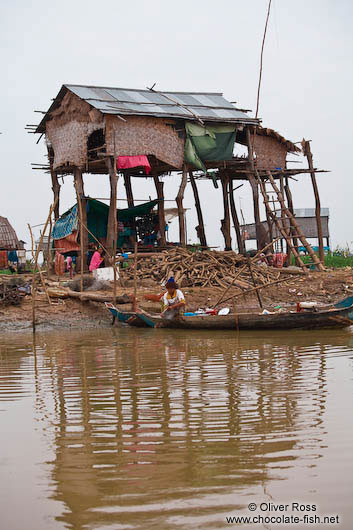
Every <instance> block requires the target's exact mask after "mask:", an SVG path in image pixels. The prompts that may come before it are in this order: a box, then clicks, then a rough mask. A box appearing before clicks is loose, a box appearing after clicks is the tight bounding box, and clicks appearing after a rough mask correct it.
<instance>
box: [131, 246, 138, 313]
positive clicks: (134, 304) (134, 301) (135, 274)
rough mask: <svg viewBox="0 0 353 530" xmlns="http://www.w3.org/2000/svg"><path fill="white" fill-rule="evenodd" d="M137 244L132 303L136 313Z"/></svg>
mask: <svg viewBox="0 0 353 530" xmlns="http://www.w3.org/2000/svg"><path fill="white" fill-rule="evenodd" d="M136 296H137V242H136V241H135V245H134V298H133V302H132V310H133V311H136V309H137V300H136Z"/></svg>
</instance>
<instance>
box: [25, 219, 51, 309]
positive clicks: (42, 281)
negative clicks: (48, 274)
mask: <svg viewBox="0 0 353 530" xmlns="http://www.w3.org/2000/svg"><path fill="white" fill-rule="evenodd" d="M27 226H28V230H29V233H30V236H31V243H32V259H33V262H34V260H35V255H34V238H33V232H32V228H31V226H30V224H28V223H27ZM37 268H38V272H39V277H40V281H41V283H42V285H43V289H44V291H45V294H46V296H47V299H48V302H49V304H51V300H50V296H49V293H48V290H47V286H46V285H45V279H44V277H43V271H42V268H41V266H40V265H39V264H38V265H37Z"/></svg>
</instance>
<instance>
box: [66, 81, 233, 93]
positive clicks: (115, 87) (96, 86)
mask: <svg viewBox="0 0 353 530" xmlns="http://www.w3.org/2000/svg"><path fill="white" fill-rule="evenodd" d="M63 86H65V87H66V88H70V87H74V86H79V87H82V88H103V90H104V89H106V88H107V89H108V90H128V91H129V92H148V93H149V94H150V93H151V92H152V93H153V90H149V89H148V88H126V87H125V88H124V87H119V86H98V85H75V84H74V83H70V84H67V83H64V84H63ZM154 92H156V93H157V94H190V95H191V96H192V95H196V94H201V95H204V96H223V92H171V91H170V90H155V91H154Z"/></svg>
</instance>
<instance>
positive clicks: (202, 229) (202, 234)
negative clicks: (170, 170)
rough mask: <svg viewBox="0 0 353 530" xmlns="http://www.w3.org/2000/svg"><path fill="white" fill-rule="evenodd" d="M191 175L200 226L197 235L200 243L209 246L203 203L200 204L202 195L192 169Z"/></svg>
mask: <svg viewBox="0 0 353 530" xmlns="http://www.w3.org/2000/svg"><path fill="white" fill-rule="evenodd" d="M189 176H190V183H191V187H192V191H193V193H194V199H195V206H196V212H197V220H198V223H199V224H198V227H197V230H196V231H197V235H198V238H199V239H200V243H201V246H202V247H207V241H206V234H205V225H204V223H203V216H202V210H201V204H200V197H199V192H198V189H197V186H196V181H195V177H194V175H193V172H192V171H189Z"/></svg>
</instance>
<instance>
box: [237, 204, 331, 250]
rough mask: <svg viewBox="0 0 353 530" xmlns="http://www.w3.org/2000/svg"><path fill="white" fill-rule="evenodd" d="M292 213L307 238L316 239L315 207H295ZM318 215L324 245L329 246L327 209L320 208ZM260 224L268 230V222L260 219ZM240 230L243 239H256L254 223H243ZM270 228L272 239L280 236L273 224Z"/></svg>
mask: <svg viewBox="0 0 353 530" xmlns="http://www.w3.org/2000/svg"><path fill="white" fill-rule="evenodd" d="M280 215H281V213H280V212H277V216H278V217H280ZM294 215H295V218H296V221H297V223H298V225H299V227H300V228H301V230H302V231H303V233H304V235H305V237H306V238H307V239H317V238H318V233H317V222H316V217H315V208H299V209H295V210H294ZM320 217H321V226H322V237H324V238H326V245H327V246H328V247H329V246H330V234H329V228H328V221H329V209H328V208H321V216H320ZM261 224H262V226H263V227H264V229H265V230H266V232H268V231H269V227H268V222H267V221H262V223H261ZM287 226H288V225H287ZM241 230H242V233H243V235H244V239H247V240H255V239H256V226H255V223H250V224H244V225H242V226H241ZM270 230H271V231H272V237H273V239H277V238H279V237H281V234H280V233H279V231H278V229H277V228H276V226H275V225H272V226H270Z"/></svg>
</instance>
